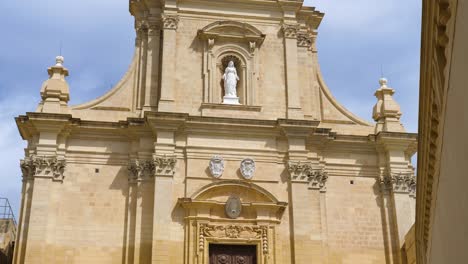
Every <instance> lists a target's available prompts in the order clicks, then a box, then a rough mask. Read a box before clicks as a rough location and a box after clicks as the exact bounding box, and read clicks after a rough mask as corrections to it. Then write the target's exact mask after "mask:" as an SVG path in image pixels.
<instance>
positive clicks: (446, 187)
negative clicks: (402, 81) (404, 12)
mask: <svg viewBox="0 0 468 264" xmlns="http://www.w3.org/2000/svg"><path fill="white" fill-rule="evenodd" d="M422 18H423V20H422V22H423V23H422V25H423V26H422V39H421V41H422V45H421V71H420V72H421V83H420V99H419V101H420V103H419V135H420V145H419V147H418V183H417V192H418V197H417V206H416V207H417V211H416V224H415V237H416V238H415V243H416V253H417V254H416V256H417V259H416V260H417V263H418V264H426V263H427V264H438V263H465V262H466V261H467V259H468V251H467V250H466V248H467V245H468V236H467V234H468V225H467V224H466V223H467V221H468V206H467V204H468V203H467V201H468V193H467V191H466V186H467V185H468V178H467V177H466V171H467V169H468V164H467V162H466V161H467V159H468V155H467V139H466V137H465V135H466V134H467V133H468V116H467V115H466V113H467V112H468V107H467V104H466V100H467V98H468V94H467V89H466V84H467V82H468V78H467V75H466V69H467V68H468V64H467V62H468V55H467V53H466V46H467V45H468V34H467V32H468V23H467V22H468V5H467V3H466V1H457V0H437V1H423V16H422Z"/></svg>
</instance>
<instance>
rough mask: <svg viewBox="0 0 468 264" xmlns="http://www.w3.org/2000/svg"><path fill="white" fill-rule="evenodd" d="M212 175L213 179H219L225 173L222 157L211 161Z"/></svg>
mask: <svg viewBox="0 0 468 264" xmlns="http://www.w3.org/2000/svg"><path fill="white" fill-rule="evenodd" d="M209 168H210V173H211V175H212V176H213V177H215V178H219V177H221V175H223V172H224V159H223V158H222V157H221V156H214V157H212V158H211V160H210V165H209Z"/></svg>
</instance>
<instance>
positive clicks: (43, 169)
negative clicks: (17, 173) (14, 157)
mask: <svg viewBox="0 0 468 264" xmlns="http://www.w3.org/2000/svg"><path fill="white" fill-rule="evenodd" d="M20 166H21V171H22V173H23V180H32V179H34V178H50V179H52V180H53V181H63V179H64V175H63V173H64V170H65V166H66V162H65V160H64V159H63V158H59V157H57V156H36V155H31V156H29V157H26V158H25V159H24V160H21V161H20Z"/></svg>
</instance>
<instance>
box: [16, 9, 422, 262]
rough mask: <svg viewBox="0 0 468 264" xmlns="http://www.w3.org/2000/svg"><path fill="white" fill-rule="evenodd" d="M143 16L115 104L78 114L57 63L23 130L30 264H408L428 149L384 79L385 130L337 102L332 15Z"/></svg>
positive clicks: (380, 119) (22, 228) (380, 107)
mask: <svg viewBox="0 0 468 264" xmlns="http://www.w3.org/2000/svg"><path fill="white" fill-rule="evenodd" d="M130 12H131V14H132V15H133V16H134V17H135V30H136V41H135V55H134V58H133V61H132V63H131V65H130V68H129V70H128V72H127V73H126V74H125V76H124V77H123V79H122V80H121V81H120V83H119V84H117V85H116V87H114V88H113V89H112V90H111V91H109V92H108V93H106V94H105V95H103V96H102V97H100V98H97V99H96V100H94V101H91V102H89V103H85V104H82V105H77V106H69V105H68V101H69V97H70V89H69V87H68V85H67V82H66V80H65V78H66V76H67V75H68V70H67V69H66V68H65V66H64V59H63V58H62V57H60V56H59V57H57V61H56V64H55V65H54V66H52V67H50V68H49V70H48V72H49V79H48V80H47V81H46V82H45V83H44V84H43V86H42V88H41V97H42V101H41V103H40V104H39V106H38V108H37V110H36V112H33V113H27V114H26V115H24V116H19V117H17V118H16V122H17V124H18V128H19V131H20V133H21V136H22V137H23V139H24V140H27V141H28V147H27V148H26V150H25V157H24V159H23V160H22V161H21V168H22V170H23V192H22V205H21V217H20V221H19V230H18V233H19V235H18V242H17V250H16V251H15V263H34V264H40V263H100V264H101V263H173V264H176V263H181V264H182V263H186V264H195V263H197V264H208V263H231V264H234V263H236V264H237V263H239V264H242V263H245V264H251V263H256V264H267V263H268V264H273V263H277V264H287V263H362V264H364V263H369V264H370V263H400V247H401V244H402V242H403V239H404V236H405V234H406V233H407V231H408V230H409V228H410V227H411V226H412V224H413V222H414V217H415V215H414V211H415V177H414V173H413V166H412V165H411V162H410V158H411V156H412V155H413V154H414V152H415V150H416V135H415V134H412V133H407V132H405V129H404V128H403V126H402V124H401V123H400V116H401V112H400V107H399V106H398V104H397V103H396V102H395V101H394V100H393V97H392V95H393V93H394V92H395V91H394V90H393V89H392V88H390V87H389V86H388V84H387V80H385V79H381V80H380V86H379V87H378V89H377V91H376V93H375V96H376V97H377V103H376V105H375V107H374V109H373V118H374V120H375V121H376V122H375V123H368V122H366V121H364V120H362V119H360V118H358V117H356V116H355V115H353V114H352V113H350V112H349V111H347V110H346V109H345V108H344V107H343V106H342V105H340V104H339V103H338V102H337V101H336V100H335V99H334V97H333V96H332V94H331V92H330V90H329V89H328V88H327V86H326V84H325V82H324V80H323V78H322V75H321V73H320V69H319V65H318V59H317V48H316V38H317V33H318V27H319V25H320V22H321V20H322V18H323V16H324V14H323V13H320V12H319V11H317V10H315V8H312V7H306V6H303V1H300V0H297V1H285V0H242V1H213V0H201V1H199V0H197V1H195V0H182V1H175V0H166V1H159V0H140V1H137V0H131V1H130ZM230 62H232V63H230ZM223 80H224V81H223ZM233 88H234V89H235V93H233V90H232V89H233ZM71 91H72V93H71V94H73V87H72V89H71ZM226 91H228V92H226ZM370 111H371V109H369V112H370Z"/></svg>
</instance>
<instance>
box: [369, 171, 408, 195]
mask: <svg viewBox="0 0 468 264" xmlns="http://www.w3.org/2000/svg"><path fill="white" fill-rule="evenodd" d="M378 182H379V184H380V190H381V191H382V192H383V193H385V194H389V193H390V192H393V193H406V194H409V196H411V197H416V176H415V175H414V174H413V173H394V174H391V175H387V176H383V177H379V178H378Z"/></svg>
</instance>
